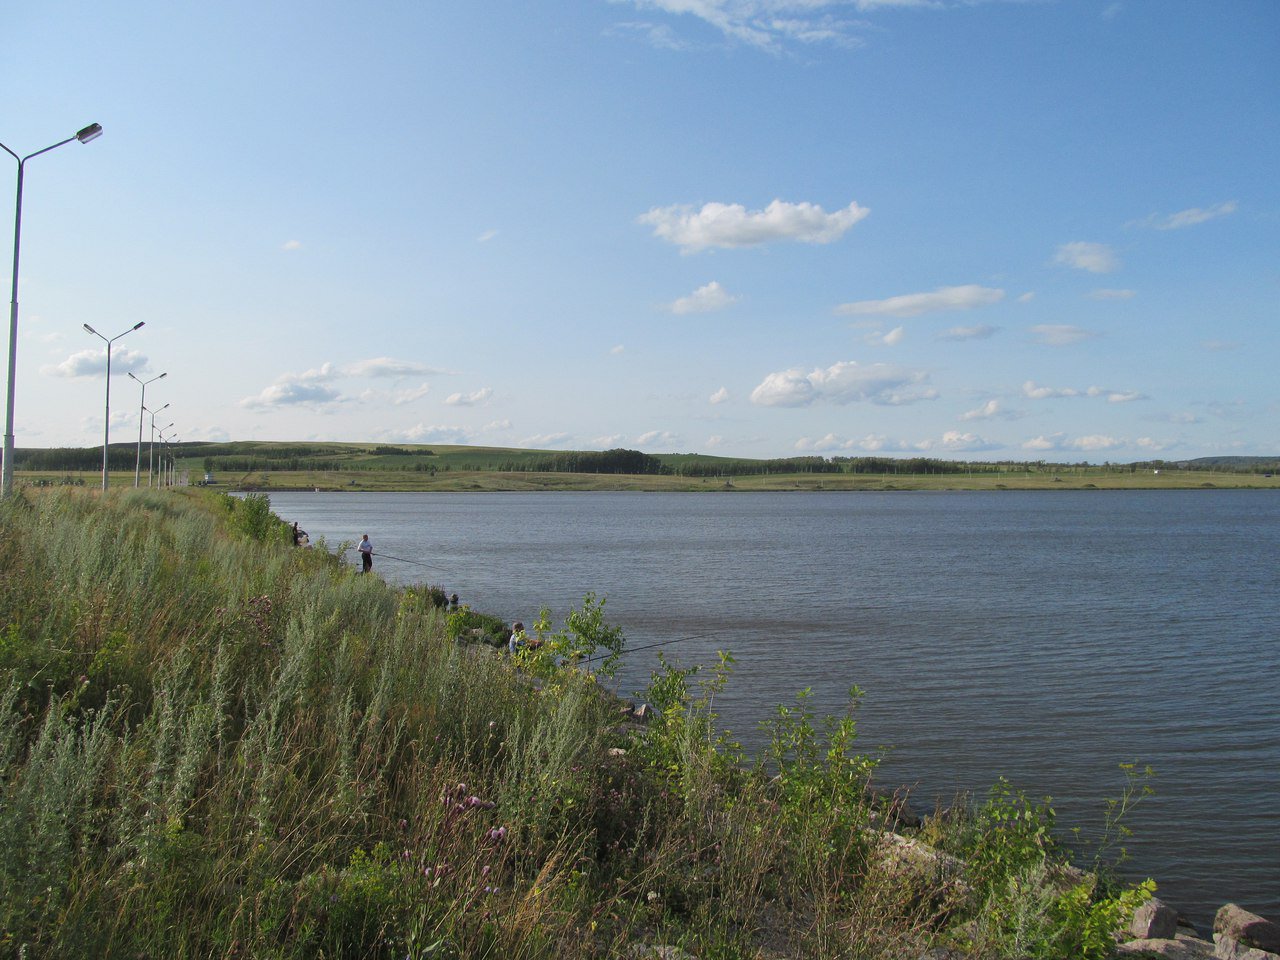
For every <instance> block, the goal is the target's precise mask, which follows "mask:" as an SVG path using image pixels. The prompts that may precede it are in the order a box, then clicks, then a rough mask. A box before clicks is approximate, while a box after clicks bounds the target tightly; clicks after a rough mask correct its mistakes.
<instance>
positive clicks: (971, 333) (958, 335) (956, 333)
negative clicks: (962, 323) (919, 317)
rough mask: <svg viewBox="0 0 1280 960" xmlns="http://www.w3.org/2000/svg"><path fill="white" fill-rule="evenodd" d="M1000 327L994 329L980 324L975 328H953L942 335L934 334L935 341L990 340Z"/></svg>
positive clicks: (985, 324) (988, 325)
mask: <svg viewBox="0 0 1280 960" xmlns="http://www.w3.org/2000/svg"><path fill="white" fill-rule="evenodd" d="M999 329H1000V328H999V327H993V326H991V325H990V324H987V323H980V324H978V325H977V326H974V327H952V328H951V329H949V330H944V331H943V332H941V333H937V334H934V339H935V340H988V339H990V338H991V337H993V336H995V334H996V331H997V330H999Z"/></svg>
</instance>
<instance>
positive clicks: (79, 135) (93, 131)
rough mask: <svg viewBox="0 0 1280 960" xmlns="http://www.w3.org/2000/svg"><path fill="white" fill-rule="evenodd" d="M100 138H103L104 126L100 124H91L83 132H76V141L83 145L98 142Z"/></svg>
mask: <svg viewBox="0 0 1280 960" xmlns="http://www.w3.org/2000/svg"><path fill="white" fill-rule="evenodd" d="M100 136H102V124H100V123H91V124H89V125H88V126H87V127H85V128H84V129H83V130H77V131H76V139H77V140H79V141H80V142H81V143H88V142H89V141H90V140H97V139H98V138H99V137H100Z"/></svg>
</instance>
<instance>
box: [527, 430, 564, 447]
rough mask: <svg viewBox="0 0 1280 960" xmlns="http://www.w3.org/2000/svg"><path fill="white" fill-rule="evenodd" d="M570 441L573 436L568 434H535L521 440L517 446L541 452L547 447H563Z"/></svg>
mask: <svg viewBox="0 0 1280 960" xmlns="http://www.w3.org/2000/svg"><path fill="white" fill-rule="evenodd" d="M572 439H573V436H572V435H571V434H568V433H535V434H534V435H533V436H531V437H525V438H524V439H523V440H521V441H520V443H519V446H521V447H533V448H535V449H539V450H541V449H546V448H549V447H563V446H564V445H565V444H567V443H568V442H569V441H570V440H572Z"/></svg>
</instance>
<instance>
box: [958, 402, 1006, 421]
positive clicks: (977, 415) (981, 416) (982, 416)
mask: <svg viewBox="0 0 1280 960" xmlns="http://www.w3.org/2000/svg"><path fill="white" fill-rule="evenodd" d="M1004 415H1005V412H1004V408H1003V407H1001V406H1000V401H999V400H988V401H987V402H986V403H984V404H983V405H982V406H980V407H977V408H976V409H973V410H969V411H967V412H965V413H962V414H960V419H961V420H990V419H992V418H993V417H1000V416H1004Z"/></svg>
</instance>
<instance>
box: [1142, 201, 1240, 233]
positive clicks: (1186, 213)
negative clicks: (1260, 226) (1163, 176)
mask: <svg viewBox="0 0 1280 960" xmlns="http://www.w3.org/2000/svg"><path fill="white" fill-rule="evenodd" d="M1239 208H1240V205H1239V204H1238V203H1236V201H1234V200H1226V201H1224V202H1222V203H1215V204H1214V205H1213V206H1211V207H1189V208H1188V209H1186V210H1179V211H1178V212H1177V213H1170V214H1167V215H1164V216H1162V215H1160V214H1156V213H1153V214H1152V215H1151V216H1149V217H1147V218H1146V219H1145V220H1136V221H1134V222H1133V223H1131V224H1126V226H1137V227H1151V228H1152V229H1154V230H1181V229H1183V228H1184V227H1194V226H1198V225H1200V224H1202V223H1206V222H1208V221H1209V220H1216V219H1218V218H1219V217H1226V216H1230V215H1231V214H1233V213H1235V212H1236V210H1238V209H1239Z"/></svg>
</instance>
